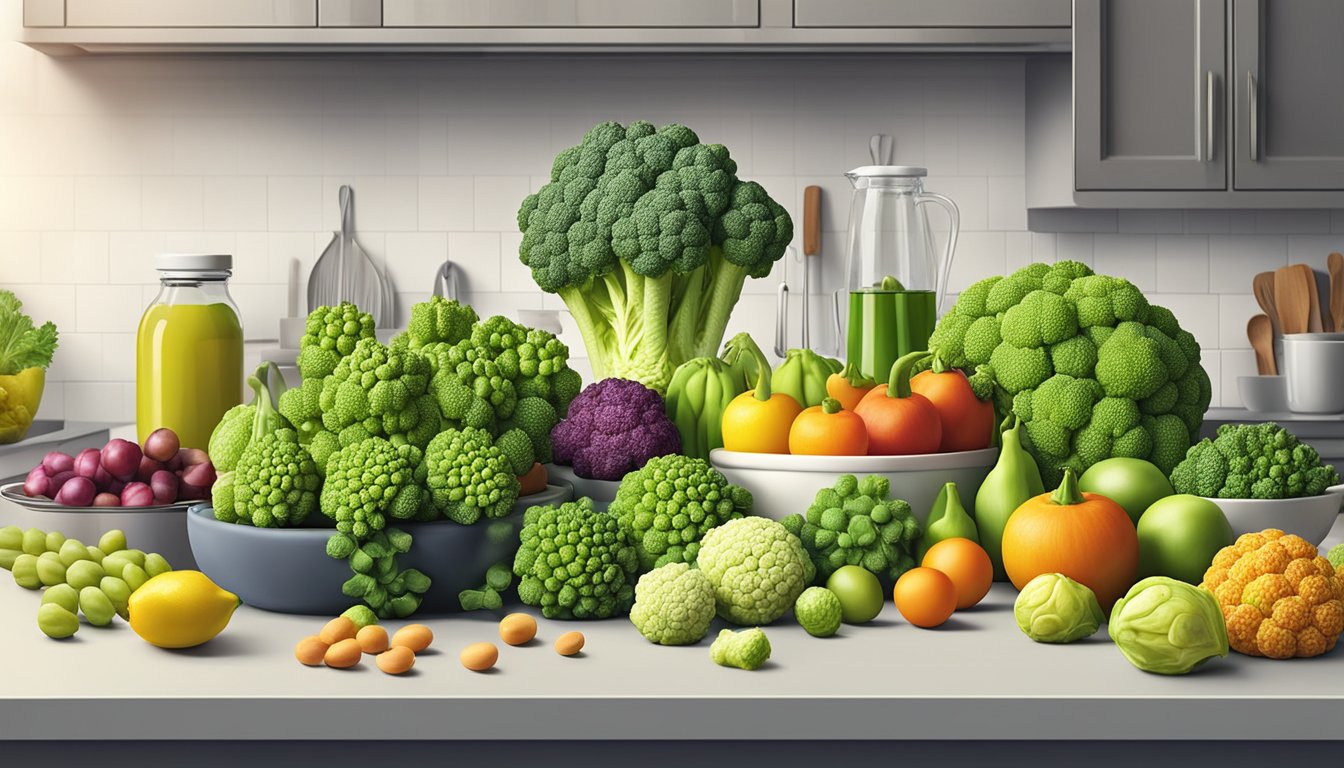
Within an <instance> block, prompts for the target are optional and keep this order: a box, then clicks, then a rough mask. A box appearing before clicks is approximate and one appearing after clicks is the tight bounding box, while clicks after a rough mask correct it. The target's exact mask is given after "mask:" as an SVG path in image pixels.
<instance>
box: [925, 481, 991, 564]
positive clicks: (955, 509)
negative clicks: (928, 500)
mask: <svg viewBox="0 0 1344 768" xmlns="http://www.w3.org/2000/svg"><path fill="white" fill-rule="evenodd" d="M928 521H929V522H928V524H927V526H926V527H925V529H924V536H923V538H921V539H920V540H919V557H918V558H917V559H918V560H921V561H922V560H923V559H924V554H925V553H926V552H928V551H929V549H930V548H931V547H932V546H933V545H934V544H937V543H938V542H940V541H944V540H946V539H956V538H962V539H970V540H971V541H974V542H975V543H977V544H979V543H980V536H979V535H978V534H977V532H976V528H975V521H974V520H972V519H971V516H970V515H969V514H967V512H966V507H965V506H963V505H962V503H961V494H960V493H958V492H957V484H956V483H946V484H944V485H943V490H941V491H939V492H938V498H937V499H934V502H933V508H932V509H930V510H929V517H928Z"/></svg>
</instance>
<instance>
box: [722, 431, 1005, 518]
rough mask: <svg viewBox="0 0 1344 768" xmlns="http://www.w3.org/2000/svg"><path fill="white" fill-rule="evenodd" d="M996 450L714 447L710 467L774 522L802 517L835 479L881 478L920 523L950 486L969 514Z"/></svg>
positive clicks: (994, 457) (753, 509)
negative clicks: (839, 452)
mask: <svg viewBox="0 0 1344 768" xmlns="http://www.w3.org/2000/svg"><path fill="white" fill-rule="evenodd" d="M998 458H999V449H998V448H983V449H981V450H978V451H959V452H956V453H930V454H922V455H918V456H793V455H787V454H778V453H743V452H741V451H726V450H724V449H722V448H716V449H714V450H713V451H711V452H710V454H709V460H710V463H712V464H713V465H714V466H715V467H717V468H718V469H719V471H720V472H722V473H723V474H724V476H725V477H727V478H728V481H729V482H732V483H736V484H737V485H740V486H742V487H743V488H746V489H747V490H749V491H751V494H752V496H753V497H754V503H753V504H752V513H753V514H756V515H760V516H762V517H769V518H774V519H775V520H779V519H780V518H783V517H785V516H786V515H791V514H793V513H794V512H800V513H801V512H806V511H807V507H808V505H810V504H811V503H812V500H813V499H814V498H816V495H817V491H819V490H821V489H822V488H828V487H830V486H831V485H833V484H834V483H835V480H836V478H838V477H839V476H840V475H856V476H858V477H860V478H862V477H863V476H864V475H882V476H884V477H886V478H887V479H888V480H890V481H891V495H892V497H893V498H898V499H905V500H906V501H908V502H910V507H911V508H912V509H913V511H914V513H915V517H917V518H919V521H920V523H923V522H924V521H925V520H927V519H928V517H929V508H930V507H932V506H933V502H934V499H936V498H937V497H938V493H939V492H940V491H941V490H942V489H943V484H944V483H948V482H955V483H956V484H957V490H958V492H959V493H960V495H961V501H962V503H963V504H964V505H965V506H966V510H967V511H968V512H970V511H971V507H972V505H973V504H974V502H975V494H976V492H977V491H979V490H980V483H982V482H984V480H985V475H988V474H989V470H990V469H992V468H993V467H994V462H996V461H998Z"/></svg>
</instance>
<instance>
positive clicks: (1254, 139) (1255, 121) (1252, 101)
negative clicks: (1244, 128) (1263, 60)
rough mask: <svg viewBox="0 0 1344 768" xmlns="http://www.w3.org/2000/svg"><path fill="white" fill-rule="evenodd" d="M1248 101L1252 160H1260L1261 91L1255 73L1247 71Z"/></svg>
mask: <svg viewBox="0 0 1344 768" xmlns="http://www.w3.org/2000/svg"><path fill="white" fill-rule="evenodd" d="M1246 103H1247V105H1248V106H1249V107H1250V115H1249V117H1250V131H1249V133H1250V136H1251V161H1252V162H1258V161H1259V160H1260V93H1259V91H1258V90H1257V89H1256V87H1255V73H1254V72H1249V71H1248V72H1247V73H1246Z"/></svg>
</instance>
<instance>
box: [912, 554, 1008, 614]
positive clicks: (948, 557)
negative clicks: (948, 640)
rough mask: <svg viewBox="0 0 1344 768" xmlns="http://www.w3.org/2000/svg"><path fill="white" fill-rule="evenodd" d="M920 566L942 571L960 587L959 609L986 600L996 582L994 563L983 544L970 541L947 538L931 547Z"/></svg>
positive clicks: (953, 583)
mask: <svg viewBox="0 0 1344 768" xmlns="http://www.w3.org/2000/svg"><path fill="white" fill-rule="evenodd" d="M920 565H922V566H924V567H925V568H932V569H934V570H935V571H942V572H943V574H944V575H945V576H947V577H948V578H949V579H951V580H952V586H954V587H956V588H957V610H961V609H962V608H970V607H971V606H972V605H975V604H976V603H978V602H980V601H981V600H983V599H985V595H987V594H989V586H990V585H991V584H993V583H994V563H992V562H990V560H989V554H988V553H986V552H985V550H984V548H982V547H981V546H980V545H979V544H976V543H975V542H974V541H971V540H970V539H964V538H955V539H943V540H942V541H940V542H938V543H937V544H934V545H933V546H932V547H929V551H928V552H927V553H925V555H924V562H922V563H920Z"/></svg>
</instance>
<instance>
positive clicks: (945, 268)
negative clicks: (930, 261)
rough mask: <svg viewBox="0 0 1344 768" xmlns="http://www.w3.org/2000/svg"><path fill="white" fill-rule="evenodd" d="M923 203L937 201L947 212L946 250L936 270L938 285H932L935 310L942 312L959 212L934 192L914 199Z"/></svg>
mask: <svg viewBox="0 0 1344 768" xmlns="http://www.w3.org/2000/svg"><path fill="white" fill-rule="evenodd" d="M924 203H937V204H938V205H940V206H942V208H943V210H944V211H946V212H947V218H948V220H949V226H948V232H947V250H946V251H945V252H944V253H943V260H942V266H941V268H940V269H939V270H938V285H936V286H934V288H935V290H937V292H938V295H937V296H936V297H935V298H934V302H935V306H936V307H937V309H936V310H935V312H937V313H938V314H940V315H941V314H942V311H943V296H944V295H946V294H947V280H948V277H949V276H950V275H951V274H952V254H953V253H955V252H956V250H957V233H958V232H959V231H960V230H961V213H960V212H958V211H957V204H956V203H954V202H952V201H951V200H950V199H949V198H946V197H944V196H942V195H940V194H937V193H936V192H922V193H920V196H919V199H918V200H916V201H915V204H916V205H923V204H924Z"/></svg>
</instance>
